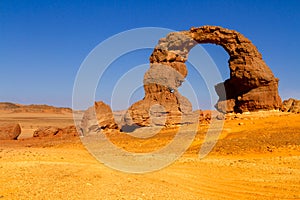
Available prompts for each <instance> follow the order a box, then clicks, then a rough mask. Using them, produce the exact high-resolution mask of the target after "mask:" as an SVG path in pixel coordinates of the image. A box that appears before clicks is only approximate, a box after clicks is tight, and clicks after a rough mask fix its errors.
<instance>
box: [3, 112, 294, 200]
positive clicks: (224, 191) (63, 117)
mask: <svg viewBox="0 0 300 200" xmlns="http://www.w3.org/2000/svg"><path fill="white" fill-rule="evenodd" d="M8 121H10V122H11V121H16V122H19V123H20V124H21V126H22V135H21V136H20V138H19V140H15V141H0V185H1V187H0V199H126V200H127V199H193V200H195V199H300V115H296V114H282V113H273V114H263V115H262V114H256V115H255V114H253V115H243V116H237V117H236V118H235V119H233V120H227V121H226V122H225V125H224V130H223V132H222V134H221V136H220V139H219V140H218V143H217V145H216V146H215V147H214V149H213V150H212V152H211V153H210V154H209V155H208V156H207V157H205V158H203V159H199V157H198V152H199V149H200V147H201V144H202V142H203V138H204V136H205V130H206V129H207V126H205V125H204V126H200V127H199V129H198V133H197V135H196V138H195V139H194V142H193V143H192V145H191V146H190V148H189V149H188V150H187V152H186V153H185V154H184V155H183V156H182V157H181V158H180V159H178V160H177V161H176V162H175V163H173V164H172V165H170V166H169V167H166V168H164V169H162V170H159V171H156V172H151V173H145V174H129V173H123V172H119V171H116V170H113V169H111V168H108V167H106V166H105V165H104V164H101V163H100V162H98V161H97V160H96V159H95V158H94V157H93V156H92V155H90V154H89V153H88V151H87V150H86V149H85V147H84V146H83V145H82V143H81V142H80V139H79V138H78V137H70V138H67V139H61V138H53V137H52V138H30V136H31V135H32V133H33V131H34V130H36V129H37V128H38V127H41V126H46V125H55V126H58V127H65V126H68V125H71V124H73V119H72V114H71V113H69V114H51V113H44V114H42V113H2V114H1V115H0V122H8ZM187 128H189V127H187ZM175 132H176V129H165V130H162V131H161V133H160V134H158V135H157V136H154V137H152V138H150V139H148V140H143V139H133V138H131V137H128V136H126V135H120V134H115V133H113V134H111V135H110V139H111V140H112V142H114V143H115V144H116V145H118V146H119V147H122V148H124V149H127V150H130V151H134V152H141V151H142V152H147V151H152V150H154V149H156V148H159V147H162V146H164V145H165V144H166V143H168V141H170V140H171V139H172V138H173V136H174V133H175Z"/></svg>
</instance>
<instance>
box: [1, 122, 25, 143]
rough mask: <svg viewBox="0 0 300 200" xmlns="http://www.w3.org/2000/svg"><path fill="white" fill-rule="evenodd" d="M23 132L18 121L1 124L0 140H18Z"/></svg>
mask: <svg viewBox="0 0 300 200" xmlns="http://www.w3.org/2000/svg"><path fill="white" fill-rule="evenodd" d="M20 134H21V127H20V125H19V124H18V123H7V124H0V140H16V139H17V138H18V137H19V135H20Z"/></svg>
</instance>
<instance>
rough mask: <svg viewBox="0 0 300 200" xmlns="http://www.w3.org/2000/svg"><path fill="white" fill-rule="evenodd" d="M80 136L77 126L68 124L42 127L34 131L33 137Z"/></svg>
mask: <svg viewBox="0 0 300 200" xmlns="http://www.w3.org/2000/svg"><path fill="white" fill-rule="evenodd" d="M75 136H78V133H77V130H76V127H75V126H67V127H64V128H58V127H55V126H45V127H40V128H38V129H37V130H35V131H34V133H33V137H40V138H45V137H63V138H66V137H75Z"/></svg>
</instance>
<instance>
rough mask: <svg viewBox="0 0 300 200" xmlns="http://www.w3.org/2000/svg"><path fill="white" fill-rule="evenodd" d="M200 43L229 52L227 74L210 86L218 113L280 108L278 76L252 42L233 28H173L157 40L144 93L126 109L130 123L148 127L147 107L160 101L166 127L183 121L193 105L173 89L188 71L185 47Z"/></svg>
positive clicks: (148, 113) (149, 116) (189, 47)
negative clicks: (142, 96)
mask: <svg viewBox="0 0 300 200" xmlns="http://www.w3.org/2000/svg"><path fill="white" fill-rule="evenodd" d="M200 43H212V44H216V45H220V46H222V47H223V48H224V49H225V50H226V52H227V53H228V54H229V56H230V59H229V61H228V63H229V68H230V78H229V79H228V80H226V81H225V82H224V83H219V84H217V85H216V86H215V88H216V92H217V94H218V95H219V100H218V102H217V104H216V108H217V109H218V110H219V111H221V112H223V113H230V112H246V111H256V110H273V109H279V108H281V105H282V102H281V98H280V97H279V95H278V79H277V78H275V77H274V75H273V73H272V71H271V70H270V68H269V67H268V66H267V65H266V63H265V62H264V61H263V60H262V56H261V54H260V53H259V52H258V50H257V48H256V47H255V46H254V45H253V44H252V43H251V41H250V40H248V39H247V38H245V37H244V36H243V35H242V34H240V33H238V32H236V31H233V30H228V29H225V28H222V27H217V26H203V27H199V28H191V29H190V30H189V31H182V32H173V33H170V34H168V35H167V36H166V38H162V39H160V41H159V43H158V45H157V46H156V47H155V49H154V51H153V53H152V55H151V56H150V69H149V70H148V71H147V72H146V73H145V76H144V90H145V97H144V99H143V100H141V101H138V102H136V103H134V104H133V105H132V106H131V107H130V108H129V110H128V114H129V115H130V117H131V118H130V120H128V121H130V123H135V124H136V125H138V126H149V125H151V124H152V123H153V122H152V119H151V118H152V116H151V108H152V107H153V106H154V105H161V107H162V108H161V111H159V113H160V114H163V115H165V117H166V119H165V121H166V125H168V124H182V123H184V119H183V118H184V117H183V116H185V115H189V114H190V113H192V106H191V103H190V102H189V100H188V99H186V98H185V97H183V96H182V95H180V94H179V92H178V87H180V86H181V83H182V82H183V81H184V78H185V77H186V76H187V73H188V72H187V68H186V65H185V62H186V61H187V57H188V53H189V51H190V50H191V49H192V48H193V47H194V46H195V45H197V44H200ZM224 89H225V90H224ZM156 113H158V111H156ZM125 121H126V120H125Z"/></svg>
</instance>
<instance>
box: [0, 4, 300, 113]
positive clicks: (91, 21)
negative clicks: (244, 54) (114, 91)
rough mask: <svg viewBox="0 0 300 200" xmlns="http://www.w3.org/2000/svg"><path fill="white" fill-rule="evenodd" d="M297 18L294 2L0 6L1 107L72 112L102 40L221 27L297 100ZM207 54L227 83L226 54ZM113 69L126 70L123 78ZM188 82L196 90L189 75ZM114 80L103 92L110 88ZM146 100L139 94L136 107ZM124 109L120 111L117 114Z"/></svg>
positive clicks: (214, 49) (140, 59)
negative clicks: (84, 67)
mask: <svg viewBox="0 0 300 200" xmlns="http://www.w3.org/2000/svg"><path fill="white" fill-rule="evenodd" d="M299 10H300V1H297V0H295V1H292V0H288V1H285V0H282V1H276V0H273V1H271V0H268V1H263V0H258V1H243V0H240V1H230V0H223V1H221V0H215V1H210V0H208V1H187V0H185V1H79V0H72V1H71V0H70V1H62V0H58V1H54V0H53V1H48V0H43V1H39V0H36V1H31V0H26V1H21V0H20V1H15V0H0V66H1V73H0V80H1V84H0V101H10V102H17V103H24V104H31V103H34V104H50V105H55V106H67V107H70V106H71V105H72V90H73V83H74V80H75V77H76V74H77V71H78V69H79V67H80V65H81V63H82V62H83V60H84V59H85V57H86V56H87V55H88V54H89V52H90V51H91V50H92V49H94V48H95V47H96V46H97V45H98V44H99V43H101V42H102V41H104V40H105V39H107V38H109V37H111V36H112V35H114V34H117V33H120V32H122V31H126V30H128V29H132V28H139V27H163V28H169V29H173V30H187V29H189V28H190V27H192V26H202V25H218V26H223V27H226V28H229V29H234V30H237V31H239V32H241V33H242V34H244V35H245V36H246V37H248V38H249V39H250V40H251V41H252V42H253V43H254V44H255V45H256V46H257V48H258V49H259V51H260V52H261V53H262V55H263V59H264V60H265V62H266V63H267V65H268V66H269V67H270V68H271V69H272V71H273V72H274V74H275V76H276V77H278V78H279V79H280V87H279V92H280V95H281V97H282V98H283V99H286V98H288V97H295V98H300V89H299V85H300V84H299V83H300V81H299V74H300V67H299V55H300V54H299V50H298V47H299V46H300V37H299V35H300V20H299V19H300V12H299ZM204 48H205V49H206V50H207V51H208V53H209V54H210V55H211V57H212V58H213V60H214V61H215V63H216V64H217V66H218V67H219V69H220V71H221V73H222V76H223V77H224V79H225V78H228V76H229V75H228V71H229V69H228V66H227V59H228V55H226V53H225V51H224V50H223V49H222V48H221V47H218V46H215V45H204ZM150 53H151V50H145V51H141V52H136V53H135V54H134V53H132V54H129V55H128V57H127V58H126V56H125V58H120V60H119V61H116V63H115V68H116V69H115V71H113V72H112V73H111V74H108V77H110V76H111V77H113V76H116V77H120V76H121V75H122V74H121V73H124V69H127V70H129V69H130V67H131V66H136V65H139V64H145V63H147V61H148V57H149V54H150ZM122 59H123V60H122ZM133 60H134V61H133ZM121 64H122V66H120V65H121ZM116 66H119V67H123V71H122V70H118V69H117V67H116ZM125 71H126V70H125ZM190 71H193V70H192V69H190ZM118 73H119V74H118ZM188 79H189V80H190V82H191V84H196V85H197V81H195V80H194V79H195V77H193V75H192V73H190V74H189V77H188ZM110 80H111V79H110V78H108V79H107V81H106V82H105V84H107V85H113V84H114V82H113V80H111V82H110ZM193 80H194V81H193ZM100 84H101V83H100ZM199 84H200V83H199ZM99 87H101V86H99ZM104 88H105V87H104ZM108 90H109V88H108ZM201 91H202V90H201V87H199V94H197V95H198V97H199V100H198V101H199V102H198V103H199V104H200V105H201V107H205V105H206V104H207V97H206V96H205V95H202V94H201V93H202V92H201ZM110 92H111V91H107V92H106V91H105V90H104V92H99V94H97V95H96V97H97V99H96V100H104V101H106V102H107V103H109V99H110ZM204 93H205V92H204ZM141 96H142V90H141V91H139V92H137V94H136V95H135V96H134V97H133V99H132V100H131V102H134V101H135V100H137V99H139V98H141ZM125 106H126V105H125V104H122V103H120V105H116V109H122V108H125Z"/></svg>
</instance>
